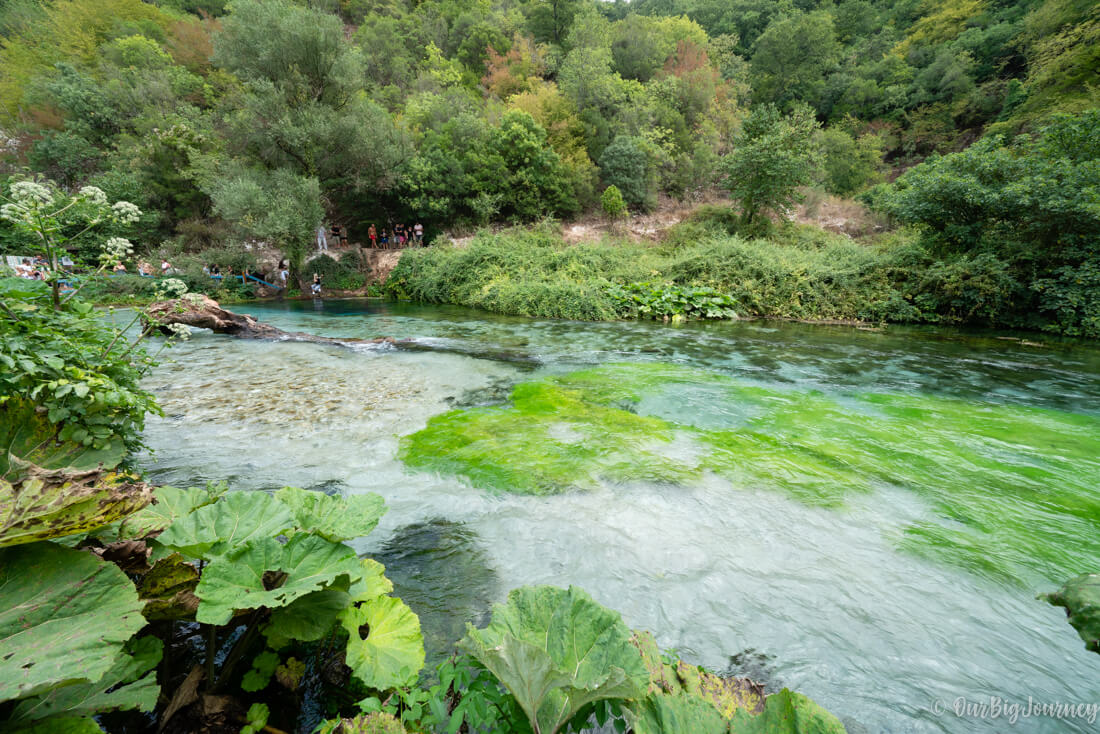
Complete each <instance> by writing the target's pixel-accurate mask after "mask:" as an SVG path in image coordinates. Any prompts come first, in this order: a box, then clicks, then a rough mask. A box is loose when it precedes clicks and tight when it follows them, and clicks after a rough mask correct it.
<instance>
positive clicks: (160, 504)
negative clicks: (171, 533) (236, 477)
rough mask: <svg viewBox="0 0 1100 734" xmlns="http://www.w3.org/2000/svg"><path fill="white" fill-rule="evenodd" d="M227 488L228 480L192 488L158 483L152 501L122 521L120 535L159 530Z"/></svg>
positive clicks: (143, 534) (124, 537) (127, 536)
mask: <svg viewBox="0 0 1100 734" xmlns="http://www.w3.org/2000/svg"><path fill="white" fill-rule="evenodd" d="M224 492H225V485H224V484H221V485H211V486H208V487H190V488H188V489H177V488H176V487H157V488H156V490H155V491H154V492H153V503H152V504H151V505H149V506H148V507H146V508H144V509H143V510H141V511H140V512H135V513H134V514H133V515H130V516H129V517H127V518H126V519H124V520H123V521H122V522H121V523H120V524H119V527H118V531H117V533H118V539H119V540H127V539H130V538H144V537H146V536H148V535H152V534H153V533H159V532H160V531H162V530H164V529H165V528H167V527H168V526H169V525H171V524H172V523H174V522H175V521H176V520H178V519H180V518H181V517H184V516H185V515H187V514H189V513H191V512H192V511H194V510H197V509H198V508H200V507H205V506H206V505H209V504H213V503H214V502H215V501H217V499H218V498H219V497H221V496H222V494H224Z"/></svg>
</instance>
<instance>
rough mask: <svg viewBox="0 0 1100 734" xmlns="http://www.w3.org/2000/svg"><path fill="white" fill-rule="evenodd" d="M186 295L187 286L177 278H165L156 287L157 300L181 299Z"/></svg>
mask: <svg viewBox="0 0 1100 734" xmlns="http://www.w3.org/2000/svg"><path fill="white" fill-rule="evenodd" d="M185 293H187V284H186V283H184V282H183V281H182V280H180V279H179V278H165V279H164V280H162V281H161V282H160V284H159V286H158V287H157V297H158V298H181V297H182V296H183V295H184V294H185Z"/></svg>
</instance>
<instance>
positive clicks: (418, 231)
mask: <svg viewBox="0 0 1100 734" xmlns="http://www.w3.org/2000/svg"><path fill="white" fill-rule="evenodd" d="M413 239H414V240H415V241H416V246H417V247H420V246H422V245H423V244H424V225H423V224H421V223H420V222H417V223H416V224H414V225H413Z"/></svg>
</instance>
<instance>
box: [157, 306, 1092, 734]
mask: <svg viewBox="0 0 1100 734" xmlns="http://www.w3.org/2000/svg"><path fill="white" fill-rule="evenodd" d="M239 310H246V311H248V312H249V313H251V314H252V315H254V316H256V317H257V318H259V319H260V320H263V321H267V322H269V323H271V324H273V325H275V326H278V327H280V328H283V329H288V330H301V331H307V332H310V333H315V334H319V335H327V336H338V337H374V336H380V335H390V336H395V337H398V338H412V339H414V340H415V341H416V342H417V343H418V344H419V345H421V346H423V347H425V349H423V350H406V349H396V348H394V347H392V346H387V345H382V346H379V345H361V346H353V347H352V348H342V347H337V346H324V345H315V344H300V343H289V342H288V343H273V342H259V341H244V340H234V339H232V338H228V337H222V336H216V335H213V334H210V333H205V332H196V334H195V335H194V336H193V337H192V339H191V341H189V342H187V343H185V344H182V345H179V346H177V347H175V348H174V349H172V350H171V351H170V352H167V353H166V355H165V356H167V357H168V358H169V360H166V361H165V363H164V364H162V365H161V366H160V367H159V368H157V369H156V370H155V371H154V372H153V373H152V374H151V375H150V377H149V378H148V380H147V382H146V386H147V387H148V388H149V389H151V390H152V391H153V392H155V393H156V395H157V396H158V398H159V400H160V403H161V406H162V407H163V409H164V412H165V415H164V417H163V418H152V419H150V420H149V422H148V425H147V429H146V440H147V442H148V443H149V445H150V446H151V447H152V449H153V450H154V453H153V455H152V456H150V457H147V459H146V461H145V464H146V468H147V469H148V471H149V474H150V478H151V480H152V481H154V482H155V483H160V484H175V485H181V486H189V485H195V484H198V483H202V482H205V481H207V480H216V479H226V480H228V481H229V482H230V485H231V486H232V487H233V488H235V489H242V490H266V489H274V488H278V487H281V486H284V485H295V486H300V487H306V488H312V489H317V490H320V491H326V492H330V493H331V492H341V493H358V492H368V491H369V492H377V493H378V494H380V495H382V496H383V497H384V498H385V500H386V502H387V504H388V506H389V512H388V513H387V515H386V516H385V518H384V519H383V521H382V523H381V524H380V525H379V527H378V529H377V530H375V532H374V533H373V534H372V535H371V536H369V537H367V538H364V539H361V540H359V541H357V542H356V543H355V545H356V547H357V549H358V550H360V551H361V552H363V553H365V554H370V555H371V556H373V557H376V558H378V559H379V560H382V561H383V562H384V563H385V564H386V566H387V570H388V573H389V575H390V576H391V578H393V579H394V582H395V585H396V593H397V594H398V595H399V596H401V597H402V598H404V599H405V600H406V601H407V602H408V603H409V604H410V606H412V607H413V609H414V611H416V612H417V613H418V614H420V616H421V620H422V623H423V626H424V629H425V636H426V639H427V644H428V647H429V657H430V659H439V657H440V656H441V655H442V654H444V652H445V651H446V649H447V646H448V645H449V644H450V643H452V642H453V641H455V640H457V639H458V638H459V637H461V635H462V634H463V631H464V623H465V622H466V621H473V622H475V623H478V624H480V623H483V622H484V621H485V620H486V619H487V614H488V608H489V604H490V603H491V602H495V601H500V600H503V599H504V597H505V596H506V594H507V592H508V590H509V589H511V588H513V587H516V586H520V585H524V584H556V585H561V586H567V585H569V584H574V585H577V586H580V587H582V588H584V589H586V590H587V591H588V592H589V593H591V594H592V595H593V596H594V597H595V598H596V599H597V600H598V601H600V602H601V603H603V604H605V605H607V606H610V607H612V608H614V609H617V610H619V611H620V612H622V615H623V618H624V619H625V621H626V622H627V624H628V625H630V626H632V627H634V628H642V629H649V630H651V631H653V632H654V633H655V635H656V637H657V640H658V642H659V643H660V644H661V645H662V646H663V647H666V648H672V649H674V650H675V651H677V653H678V654H679V655H681V656H682V657H684V658H685V659H687V660H689V661H691V662H696V663H699V664H703V665H706V666H707V667H709V668H712V669H715V670H719V671H731V672H736V673H738V674H742V675H749V676H751V677H753V678H756V679H757V680H760V681H762V682H764V683H766V684H767V685H768V686H769V688H771V689H776V688H780V687H783V686H787V687H790V688H792V689H794V690H798V691H801V692H803V693H806V694H807V695H809V696H811V697H813V698H814V699H816V700H817V701H818V702H820V703H821V704H822V705H824V706H825V707H826V708H828V709H830V710H831V711H833V712H835V713H836V714H837V715H838V716H840V717H841V718H842V719H843V720H844V722H845V723H846V724H847V725H848V728H849V731H850V732H853V734H856V733H858V732H864V731H866V732H960V733H961V732H1004V731H1013V730H1018V731H1034V732H1062V731H1068V732H1077V731H1080V732H1084V731H1093V730H1095V727H1097V726H1100V723H1096V722H1094V723H1091V724H1090V722H1089V721H1088V720H1087V719H1076V720H1074V719H1065V720H1059V719H1057V718H1050V717H1045V718H1028V719H1023V718H1022V717H1023V715H1024V713H1025V712H1026V710H1027V706H1028V701H1029V697H1030V699H1031V701H1033V702H1034V703H1035V704H1038V703H1057V702H1061V703H1073V704H1077V703H1086V704H1100V656H1097V655H1095V654H1093V653H1089V652H1087V651H1086V650H1085V649H1084V645H1083V643H1082V642H1081V641H1080V640H1079V639H1078V637H1077V635H1076V633H1075V632H1074V630H1073V629H1072V628H1070V627H1069V625H1068V624H1066V621H1065V616H1064V612H1063V610H1061V609H1059V608H1055V607H1052V606H1050V605H1048V604H1046V603H1044V602H1041V601H1037V600H1036V599H1035V596H1036V594H1037V593H1040V592H1042V591H1049V590H1053V589H1054V588H1057V586H1058V585H1060V583H1061V582H1062V581H1063V580H1065V579H1066V578H1068V577H1070V576H1073V575H1076V574H1077V573H1081V572H1084V571H1089V570H1091V571H1096V570H1100V348H1097V347H1096V346H1095V345H1090V344H1080V343H1069V342H1066V343H1060V342H1053V343H1051V342H1048V343H1046V344H1045V345H1044V346H1039V345H1031V344H1028V343H1026V342H1023V343H1022V342H1020V341H1019V340H1015V341H1014V340H1010V339H1006V338H997V337H996V336H995V335H992V334H988V333H984V334H966V333H960V332H954V331H936V330H929V329H906V328H896V327H891V328H889V329H888V330H886V331H884V332H876V331H863V330H857V329H850V328H840V327H835V328H834V327H823V326H803V325H793V324H770V323H762V322H754V323H722V324H688V325H684V326H665V325H661V324H657V323H598V324H588V323H574V322H564V321H536V320H528V319H518V318H505V317H497V316H491V315H488V314H484V313H479V312H474V311H470V310H465V309H459V308H432V307H419V306H411V305H404V304H380V303H374V302H369V303H368V302H364V301H326V302H324V303H321V302H319V301H318V302H315V303H309V302H296V303H282V304H277V303H273V304H263V305H249V306H247V307H242V308H240V309H239ZM1029 338H1032V339H1034V338H1035V337H1029ZM513 389H514V390H515V391H516V392H515V401H514V402H511V397H510V396H511V395H512V391H513ZM433 418H435V420H434V421H432V419H433ZM429 421H432V422H431V423H429ZM516 488H518V489H521V490H523V491H522V492H516V491H509V490H514V489H516ZM991 697H997V698H999V699H1002V700H1003V701H1004V702H1005V703H1007V704H1012V703H1019V704H1021V710H1020V716H1021V720H1020V721H1019V722H1018V723H1017V724H1016V725H1015V726H1016V727H1018V729H1016V728H1013V727H1012V726H1011V725H1010V723H1009V721H1008V720H1007V718H1006V715H1007V713H1008V711H1002V715H1001V718H999V719H993V718H985V719H982V718H980V717H974V716H970V717H958V716H956V715H955V713H954V711H953V710H952V707H953V705H954V704H955V702H956V701H957V699H960V698H964V699H966V700H968V701H970V702H973V703H981V702H985V703H988V702H989V701H990V698H991ZM937 701H939V702H940V704H938V705H937V704H936V702H937ZM941 707H942V708H943V709H944V710H943V712H942V713H939V714H938V715H937V713H936V712H937V711H938V710H939V709H940V708H941Z"/></svg>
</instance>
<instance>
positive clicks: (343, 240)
mask: <svg viewBox="0 0 1100 734" xmlns="http://www.w3.org/2000/svg"><path fill="white" fill-rule="evenodd" d="M340 247H341V248H342V249H345V250H346V249H347V247H348V228H347V227H346V226H344V225H343V224H341V225H340Z"/></svg>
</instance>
